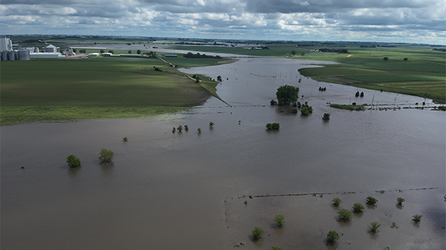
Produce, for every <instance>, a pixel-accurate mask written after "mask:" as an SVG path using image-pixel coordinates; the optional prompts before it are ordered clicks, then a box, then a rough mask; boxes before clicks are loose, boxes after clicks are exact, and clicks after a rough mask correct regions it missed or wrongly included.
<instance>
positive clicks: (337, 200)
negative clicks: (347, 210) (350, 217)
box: [331, 198, 342, 206]
mask: <svg viewBox="0 0 446 250" xmlns="http://www.w3.org/2000/svg"><path fill="white" fill-rule="evenodd" d="M331 201H332V202H333V205H335V206H339V204H341V203H342V200H341V199H339V198H334V199H333V200H331Z"/></svg>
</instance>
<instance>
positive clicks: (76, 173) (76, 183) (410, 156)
mask: <svg viewBox="0 0 446 250" xmlns="http://www.w3.org/2000/svg"><path fill="white" fill-rule="evenodd" d="M313 63H314V62H310V61H297V60H287V59H275V58H249V59H248V58H244V59H241V60H239V61H238V62H236V63H233V64H226V65H220V66H213V67H206V68H193V69H187V70H184V71H186V72H188V73H191V74H195V73H200V74H205V75H208V76H209V77H212V78H216V77H217V76H218V75H220V76H222V78H223V82H222V83H220V84H219V86H218V91H217V93H218V95H219V96H220V97H221V99H223V100H224V101H225V102H227V103H228V104H229V106H228V105H226V104H225V103H223V102H221V101H220V100H218V99H217V98H211V99H209V100H208V101H207V102H206V103H205V104H204V105H202V106H199V107H195V108H192V109H191V110H189V111H187V112H183V113H178V114H174V115H164V116H158V117H152V118H140V119H114V120H105V119H100V120H84V121H78V122H74V123H59V124H23V125H15V126H3V127H1V135H2V138H1V146H2V148H1V151H2V153H1V174H2V175H1V191H2V193H1V219H2V221H1V226H2V228H1V229H2V230H1V233H2V235H1V247H2V249H233V248H234V246H235V245H236V244H240V243H243V245H242V246H240V248H241V249H270V248H271V246H274V245H277V246H279V247H281V248H282V249H284V250H285V249H385V248H386V247H388V248H389V249H444V248H445V247H446V244H445V214H446V212H445V202H444V198H443V196H444V195H445V193H446V188H445V166H446V160H445V152H446V147H445V144H446V143H445V141H446V139H445V128H446V126H445V125H446V124H445V123H446V116H445V113H444V112H439V111H433V110H431V109H429V108H426V109H424V110H414V109H401V110H396V111H379V110H366V111H364V112H351V111H346V110H337V109H333V108H330V107H328V106H327V102H330V103H341V104H347V103H351V102H357V103H358V104H362V103H368V104H371V103H372V102H373V104H374V105H376V104H378V105H388V106H400V107H408V106H411V107H412V106H416V105H415V103H417V102H418V103H419V105H421V103H422V102H426V105H425V106H426V107H428V106H432V105H433V104H432V102H431V101H430V100H425V99H423V98H418V97H413V96H405V95H398V94H392V93H385V92H382V93H381V92H379V91H372V90H365V89H359V91H363V92H364V94H365V96H364V97H363V98H355V97H354V94H355V93H356V91H358V89H357V88H353V87H349V86H343V85H335V84H329V83H318V82H316V81H313V80H311V79H308V78H305V77H302V76H300V75H299V72H298V71H297V70H298V69H299V68H300V67H310V66H311V67H313V65H309V64H313ZM299 79H301V82H300V83H299V82H298V81H299ZM283 84H292V85H295V86H298V87H299V88H300V95H303V96H304V97H303V98H302V97H300V98H299V101H300V102H305V101H307V102H308V103H309V104H310V105H311V106H313V110H314V112H313V114H312V115H310V116H308V117H301V116H300V114H297V115H292V114H290V113H288V112H287V110H285V108H281V107H277V106H270V105H269V101H270V100H271V99H272V98H274V96H275V91H276V89H277V88H278V87H279V86H281V85H283ZM319 87H326V88H327V90H326V91H324V92H320V91H318V89H319ZM326 112H328V113H331V119H330V121H328V122H324V121H323V120H322V115H323V113H326ZM210 121H212V122H214V123H215V125H214V127H213V128H209V122H210ZM270 122H278V123H280V131H277V132H268V131H266V130H265V125H266V123H270ZM179 125H183V126H184V125H188V127H189V131H184V130H183V131H182V132H181V133H178V132H177V133H174V134H173V133H172V127H178V126H179ZM197 128H201V130H202V132H201V133H198V132H197ZM125 136H126V137H128V138H129V140H128V141H127V142H123V140H122V138H123V137H125ZM102 148H107V149H110V150H112V151H113V152H115V156H114V160H113V162H112V163H110V164H105V165H103V164H100V163H99V160H98V159H97V157H98V156H99V155H98V153H99V151H100V150H101V149H102ZM70 154H74V155H76V156H78V157H79V158H80V159H81V161H82V166H81V167H80V168H77V169H69V168H68V166H67V165H66V163H65V161H66V157H67V156H68V155H70ZM21 166H24V169H22V168H21ZM367 196H373V197H375V198H377V199H378V203H377V205H376V206H367V205H366V204H365V199H366V197H367ZM335 197H339V198H341V199H342V200H343V203H341V205H340V206H339V207H334V206H332V204H331V200H332V199H333V198H335ZM398 197H403V198H404V199H405V200H406V201H405V202H404V203H403V206H398V205H396V203H397V202H396V200H397V198H398ZM245 201H246V204H245ZM354 203H361V204H363V205H364V207H365V209H364V212H363V213H361V214H354V215H353V218H352V220H351V221H350V222H339V221H338V220H337V216H336V215H337V214H336V212H337V211H338V210H339V209H340V208H347V209H350V208H351V207H352V205H353V204H354ZM277 214H282V215H284V216H285V226H284V227H283V228H277V227H276V225H275V224H274V221H273V218H274V216H275V215H277ZM415 214H421V215H422V216H423V217H422V219H421V222H420V223H414V222H413V221H412V216H413V215H415ZM374 221H377V222H379V223H380V224H381V227H380V228H379V230H380V232H379V233H377V234H371V233H370V232H368V227H367V226H368V225H369V224H370V223H371V222H374ZM393 223H395V226H394V227H392V224H393ZM255 226H260V227H262V228H263V229H264V230H265V234H264V236H263V239H262V240H261V241H260V242H257V243H254V242H252V240H251V238H252V235H251V231H252V230H253V229H254V227H255ZM330 230H336V231H337V232H338V233H339V234H340V235H341V238H340V240H339V241H338V243H336V244H335V245H326V244H325V238H326V235H327V233H328V231H330Z"/></svg>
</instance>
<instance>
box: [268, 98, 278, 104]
mask: <svg viewBox="0 0 446 250" xmlns="http://www.w3.org/2000/svg"><path fill="white" fill-rule="evenodd" d="M269 103H270V104H271V106H274V105H277V101H276V100H274V99H272V100H271V101H270V102H269Z"/></svg>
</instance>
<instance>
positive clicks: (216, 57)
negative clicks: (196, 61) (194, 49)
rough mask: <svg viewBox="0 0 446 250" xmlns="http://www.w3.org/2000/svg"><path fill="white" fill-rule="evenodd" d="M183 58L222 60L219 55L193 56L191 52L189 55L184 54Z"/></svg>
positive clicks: (198, 54)
mask: <svg viewBox="0 0 446 250" xmlns="http://www.w3.org/2000/svg"><path fill="white" fill-rule="evenodd" d="M183 57H186V58H215V59H221V56H219V55H216V56H208V55H206V54H202V55H200V53H197V54H192V53H191V52H188V53H187V54H184V55H183Z"/></svg>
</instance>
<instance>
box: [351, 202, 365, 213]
mask: <svg viewBox="0 0 446 250" xmlns="http://www.w3.org/2000/svg"><path fill="white" fill-rule="evenodd" d="M362 210H364V206H363V205H361V204H360V203H355V204H353V212H355V213H360V212H362Z"/></svg>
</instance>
